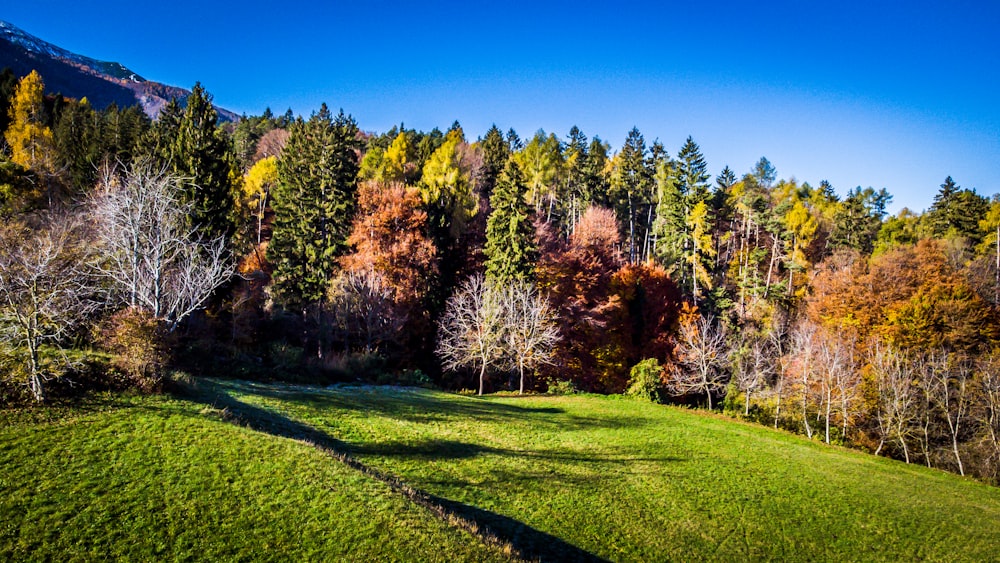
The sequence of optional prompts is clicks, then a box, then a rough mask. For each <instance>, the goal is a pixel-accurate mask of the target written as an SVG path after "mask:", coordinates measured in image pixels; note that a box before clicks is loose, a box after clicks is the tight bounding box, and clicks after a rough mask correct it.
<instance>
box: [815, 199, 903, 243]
mask: <svg viewBox="0 0 1000 563" xmlns="http://www.w3.org/2000/svg"><path fill="white" fill-rule="evenodd" d="M891 200H892V196H891V195H889V192H887V191H886V190H885V188H882V189H881V190H880V191H877V192H876V191H875V190H874V189H872V188H870V187H869V188H866V189H864V190H862V189H861V186H858V187H856V188H854V189H853V190H851V191H850V192H848V194H847V198H846V199H844V201H843V203H842V204H841V205H840V207H839V208H838V209H837V212H836V214H835V215H834V226H833V232H832V233H831V235H830V245H831V246H833V247H834V248H838V247H839V248H853V249H855V250H857V251H858V252H860V253H862V254H864V255H868V254H871V253H872V250H874V248H875V240H876V238H878V233H879V229H881V228H882V218H883V217H885V208H886V206H887V205H888V204H889V201H891Z"/></svg>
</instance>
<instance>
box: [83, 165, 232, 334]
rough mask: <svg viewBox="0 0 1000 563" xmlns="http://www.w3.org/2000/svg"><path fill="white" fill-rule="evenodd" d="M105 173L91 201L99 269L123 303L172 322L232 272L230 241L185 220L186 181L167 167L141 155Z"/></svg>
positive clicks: (187, 208) (198, 304)
mask: <svg viewBox="0 0 1000 563" xmlns="http://www.w3.org/2000/svg"><path fill="white" fill-rule="evenodd" d="M102 175H103V181H102V185H101V186H100V187H99V189H98V190H97V192H96V193H95V195H94V196H93V198H92V200H91V202H90V208H91V213H92V216H93V219H94V223H95V225H96V226H97V241H98V244H97V248H96V252H97V254H98V257H99V260H98V262H97V269H98V271H99V273H100V274H101V275H102V276H103V277H105V278H106V279H108V280H109V281H110V282H111V284H112V285H113V287H114V289H115V293H116V294H117V299H118V300H120V301H121V302H122V303H123V304H127V305H129V306H131V307H137V308H141V309H145V310H147V311H149V312H150V313H152V314H153V316H155V317H156V318H158V319H161V320H163V321H165V322H166V323H167V325H168V326H169V327H170V328H171V329H172V328H173V327H175V326H176V325H177V323H179V322H180V321H181V320H183V319H184V318H185V317H187V316H188V315H190V314H191V313H192V312H194V311H196V310H198V309H199V308H201V307H202V306H203V305H204V303H205V301H206V300H208V298H209V297H210V296H211V295H212V292H214V291H215V290H216V289H217V288H218V287H219V286H221V285H222V284H223V283H225V282H226V281H228V280H229V279H230V278H231V277H232V275H233V271H234V266H233V262H232V260H231V259H230V257H229V255H228V252H227V250H226V241H225V239H224V238H223V237H219V238H216V239H212V240H208V241H205V240H202V239H201V238H200V237H198V234H197V230H190V229H188V228H186V227H185V220H186V218H187V217H188V216H189V215H190V214H191V211H192V206H191V204H189V203H184V202H182V201H181V200H180V199H179V198H178V194H179V192H180V189H181V186H182V183H183V180H182V179H181V178H178V177H177V176H174V175H171V174H169V173H168V172H167V171H166V170H165V169H163V168H156V167H154V166H152V165H151V164H150V163H148V162H139V163H135V164H133V165H132V166H131V167H130V168H129V169H127V170H126V171H125V172H124V173H123V174H122V173H119V172H118V171H117V170H115V169H109V170H107V171H106V172H104V173H103V174H102Z"/></svg>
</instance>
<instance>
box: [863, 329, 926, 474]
mask: <svg viewBox="0 0 1000 563" xmlns="http://www.w3.org/2000/svg"><path fill="white" fill-rule="evenodd" d="M868 361H869V363H870V365H871V367H872V371H873V374H874V376H875V383H876V388H877V392H878V397H877V399H878V405H877V408H876V410H875V421H876V423H877V424H878V432H879V444H878V447H877V448H876V449H875V455H878V454H879V453H880V452H881V451H882V447H883V446H884V445H885V442H886V441H887V440H892V439H895V440H896V441H898V442H899V446H900V448H902V450H903V457H904V459H905V460H906V463H910V450H909V448H908V447H907V445H906V440H907V438H908V437H909V434H910V431H911V425H912V423H913V420H914V416H915V412H914V402H915V396H914V395H915V394H914V391H913V375H912V373H911V368H910V365H909V362H908V361H907V359H906V357H905V356H904V355H903V354H902V353H901V352H899V351H897V350H894V349H892V348H891V347H889V346H887V345H886V344H884V343H882V342H880V341H878V340H873V341H872V342H870V343H869V346H868Z"/></svg>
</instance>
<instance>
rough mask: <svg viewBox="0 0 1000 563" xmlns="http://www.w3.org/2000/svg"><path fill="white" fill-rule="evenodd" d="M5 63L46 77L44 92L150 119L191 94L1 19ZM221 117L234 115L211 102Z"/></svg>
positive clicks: (0, 54) (0, 55)
mask: <svg viewBox="0 0 1000 563" xmlns="http://www.w3.org/2000/svg"><path fill="white" fill-rule="evenodd" d="M3 67H10V68H11V70H13V71H14V73H15V74H16V75H18V76H24V75H26V74H28V73H29V72H31V71H32V70H37V71H38V73H39V74H41V75H42V78H43V79H44V80H45V87H46V90H48V91H49V92H54V93H60V94H62V95H64V96H68V97H71V98H78V99H79V98H83V97H86V98H87V99H88V100H89V101H90V103H91V105H93V106H94V107H96V108H98V109H102V108H105V107H107V106H109V105H111V104H112V103H114V104H117V105H118V106H122V107H124V106H133V105H139V106H141V107H142V109H143V111H145V112H146V114H147V115H149V116H150V117H152V118H155V117H156V116H157V115H159V113H160V110H161V109H162V108H163V106H165V105H166V104H167V102H168V101H170V99H171V98H177V99H178V100H181V101H183V100H184V99H185V98H187V96H188V95H189V94H190V93H191V92H190V91H189V90H185V89H184V88H178V87H176V86H169V85H166V84H161V83H159V82H153V81H150V80H146V79H145V78H143V77H142V76H140V75H139V74H138V73H136V72H134V71H132V70H131V69H129V68H128V67H126V66H124V65H122V64H121V63H117V62H107V61H99V60H96V59H92V58H90V57H87V56H84V55H79V54H76V53H73V52H71V51H68V50H66V49H63V48H62V47H59V46H57V45H53V44H52V43H49V42H48V41H45V40H43V39H40V38H38V37H35V36H34V35H31V34H30V33H27V32H25V31H24V30H22V29H20V28H18V27H17V26H14V25H13V24H10V23H8V22H5V21H2V20H0V68H3ZM215 109H216V111H218V112H219V118H220V119H221V120H223V121H236V120H238V119H239V116H238V115H236V114H235V113H233V112H231V111H228V110H226V109H223V108H220V107H218V106H215Z"/></svg>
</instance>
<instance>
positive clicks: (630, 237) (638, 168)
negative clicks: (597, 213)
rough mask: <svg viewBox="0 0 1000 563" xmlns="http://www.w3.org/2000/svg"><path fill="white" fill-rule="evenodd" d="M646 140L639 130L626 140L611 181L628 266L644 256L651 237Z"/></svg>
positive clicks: (635, 128)
mask: <svg viewBox="0 0 1000 563" xmlns="http://www.w3.org/2000/svg"><path fill="white" fill-rule="evenodd" d="M647 156H648V155H647V151H646V140H645V139H644V138H643V136H642V133H640V132H639V129H638V128H637V127H633V128H632V130H631V131H629V133H628V136H627V137H626V138H625V144H624V145H623V146H622V150H621V152H620V153H618V154H617V155H616V156H615V160H614V162H615V167H614V172H613V175H612V181H611V198H612V203H613V204H614V207H613V209H614V211H615V213H616V214H617V215H618V218H619V219H620V220H621V221H622V235H623V238H624V239H625V242H626V244H627V246H628V261H629V263H632V264H634V263H636V262H639V261H640V260H641V259H642V258H643V257H644V256H643V255H644V250H643V248H644V245H645V242H646V241H647V239H648V237H649V234H650V233H649V229H650V226H651V225H650V222H651V221H650V220H649V215H650V213H649V206H650V205H652V203H653V199H652V195H653V194H652V192H653V174H652V173H651V172H650V170H649V168H648V167H647V160H646V157H647Z"/></svg>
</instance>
